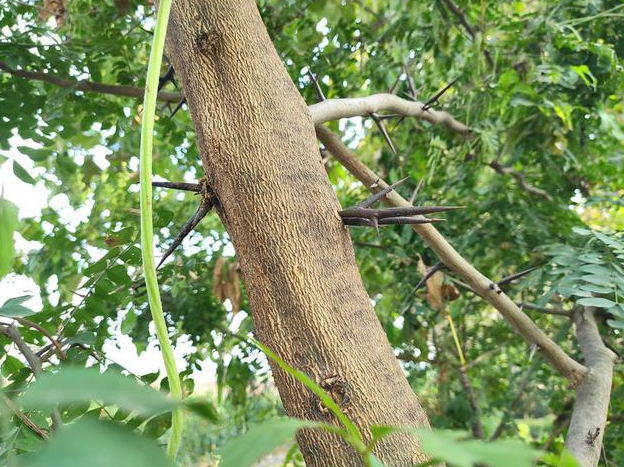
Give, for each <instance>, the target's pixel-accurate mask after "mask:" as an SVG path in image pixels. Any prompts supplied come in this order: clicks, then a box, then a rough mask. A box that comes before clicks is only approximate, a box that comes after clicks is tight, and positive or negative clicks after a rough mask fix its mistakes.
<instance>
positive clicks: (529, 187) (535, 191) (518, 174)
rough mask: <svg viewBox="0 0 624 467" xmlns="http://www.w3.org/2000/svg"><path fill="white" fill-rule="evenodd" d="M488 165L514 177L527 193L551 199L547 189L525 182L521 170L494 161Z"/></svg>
mask: <svg viewBox="0 0 624 467" xmlns="http://www.w3.org/2000/svg"><path fill="white" fill-rule="evenodd" d="M489 166H490V167H492V168H493V169H494V170H495V171H496V172H498V173H500V174H503V175H511V176H512V177H513V178H515V179H516V180H517V181H518V183H519V184H520V186H521V187H522V189H523V190H524V191H526V192H527V193H531V194H533V195H537V196H541V197H542V198H546V199H547V200H548V201H552V200H553V198H552V196H550V194H549V193H548V192H547V191H544V190H542V189H541V188H536V187H534V186H533V185H531V184H529V183H527V181H526V180H525V179H524V174H523V173H522V172H518V171H517V170H516V169H513V168H511V167H505V166H504V165H501V164H499V163H498V162H496V161H493V162H490V163H489Z"/></svg>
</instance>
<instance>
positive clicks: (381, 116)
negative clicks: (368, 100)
mask: <svg viewBox="0 0 624 467" xmlns="http://www.w3.org/2000/svg"><path fill="white" fill-rule="evenodd" d="M397 117H403V115H401V114H386V115H377V118H379V120H381V121H383V120H390V119H391V118H397Z"/></svg>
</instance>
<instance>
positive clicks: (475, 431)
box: [459, 365, 483, 439]
mask: <svg viewBox="0 0 624 467" xmlns="http://www.w3.org/2000/svg"><path fill="white" fill-rule="evenodd" d="M459 382H460V383H461V385H462V386H463V388H464V391H465V392H466V394H467V395H468V403H469V404H470V408H471V409H472V423H471V424H470V428H471V430H472V435H473V436H474V437H475V438H477V439H483V425H482V424H481V409H480V408H479V404H478V402H477V396H476V394H475V391H474V388H473V386H472V383H471V382H470V378H468V371H467V367H466V365H461V366H460V367H459Z"/></svg>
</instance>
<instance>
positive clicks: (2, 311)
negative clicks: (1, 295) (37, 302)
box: [0, 295, 36, 318]
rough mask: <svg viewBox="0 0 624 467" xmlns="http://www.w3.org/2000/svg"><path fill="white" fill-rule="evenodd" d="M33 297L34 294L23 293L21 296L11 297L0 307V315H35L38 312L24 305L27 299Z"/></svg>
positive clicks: (12, 316)
mask: <svg viewBox="0 0 624 467" xmlns="http://www.w3.org/2000/svg"><path fill="white" fill-rule="evenodd" d="M30 298H32V295H22V296H20V297H15V298H9V299H8V300H7V301H6V302H4V305H2V307H0V316H7V317H11V318H14V317H18V316H20V317H23V316H30V315H34V314H35V313H36V312H35V311H33V310H31V309H30V308H26V307H25V306H23V305H22V303H24V302H25V301H26V300H28V299H30Z"/></svg>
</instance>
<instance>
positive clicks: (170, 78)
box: [158, 66, 178, 91]
mask: <svg viewBox="0 0 624 467" xmlns="http://www.w3.org/2000/svg"><path fill="white" fill-rule="evenodd" d="M174 75H175V71H174V69H173V67H172V66H169V69H168V70H167V72H166V73H165V74H164V75H163V76H162V77H160V78H158V90H159V91H160V90H161V89H162V88H164V87H165V85H166V84H167V83H169V82H171V83H172V84H173V85H174V86H175V87H176V89H177V88H178V85H177V84H176V82H175V78H174Z"/></svg>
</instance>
